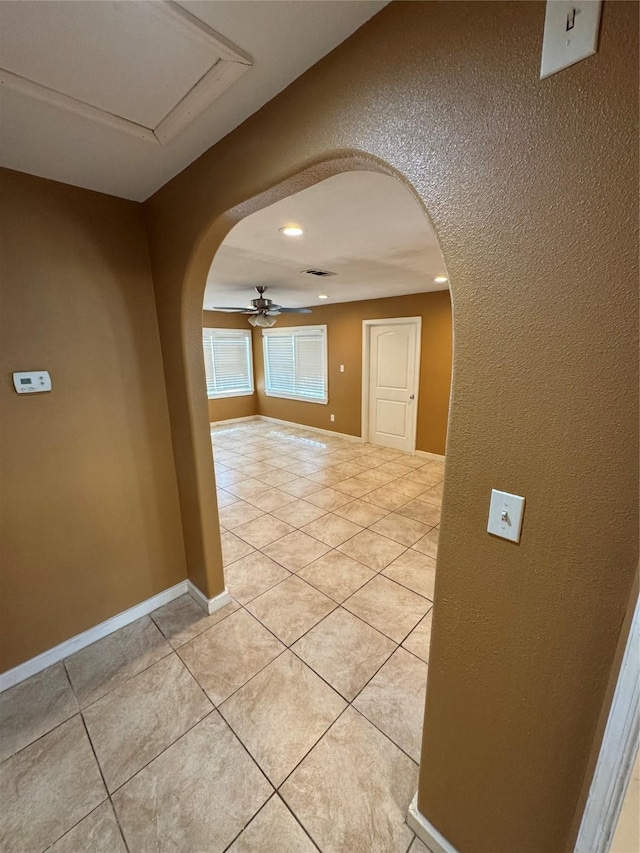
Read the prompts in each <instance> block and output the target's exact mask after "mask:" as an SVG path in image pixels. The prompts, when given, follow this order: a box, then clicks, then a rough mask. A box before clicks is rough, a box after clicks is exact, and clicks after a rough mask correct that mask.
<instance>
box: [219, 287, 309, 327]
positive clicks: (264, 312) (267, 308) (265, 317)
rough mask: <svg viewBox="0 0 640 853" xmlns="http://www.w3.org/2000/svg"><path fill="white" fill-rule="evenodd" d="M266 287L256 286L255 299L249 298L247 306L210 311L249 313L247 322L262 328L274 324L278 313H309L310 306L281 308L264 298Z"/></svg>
mask: <svg viewBox="0 0 640 853" xmlns="http://www.w3.org/2000/svg"><path fill="white" fill-rule="evenodd" d="M266 289H267V288H266V287H264V286H262V285H259V286H258V287H256V293H257V294H258V297H257V299H252V300H251V306H250V307H248V308H211V309H210V310H211V311H223V312H224V313H225V314H249V315H250V316H249V323H250V324H251V325H252V326H258V327H260V328H262V329H266V328H269V327H270V326H274V325H275V322H276V319H277V317H278V315H279V314H311V308H283V307H282V305H276V304H275V303H274V302H272V301H271V300H270V299H265V297H264V295H263V294H264V293H265V291H266Z"/></svg>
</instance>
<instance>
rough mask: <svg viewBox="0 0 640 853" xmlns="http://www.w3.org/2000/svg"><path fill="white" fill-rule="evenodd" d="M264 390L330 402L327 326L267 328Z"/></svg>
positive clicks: (278, 395)
mask: <svg viewBox="0 0 640 853" xmlns="http://www.w3.org/2000/svg"><path fill="white" fill-rule="evenodd" d="M262 343H263V346H264V373H265V389H264V390H265V393H266V394H268V395H269V396H270V397H287V398H289V399H291V400H307V401H309V402H311V403H327V402H328V396H327V327H326V326H295V327H293V328H288V329H264V330H263V332H262Z"/></svg>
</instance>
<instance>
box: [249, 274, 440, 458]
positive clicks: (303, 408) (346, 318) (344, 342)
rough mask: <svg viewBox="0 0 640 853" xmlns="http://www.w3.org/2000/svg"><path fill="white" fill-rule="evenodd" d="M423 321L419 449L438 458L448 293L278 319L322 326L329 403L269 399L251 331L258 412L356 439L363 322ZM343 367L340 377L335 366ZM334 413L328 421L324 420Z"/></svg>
mask: <svg viewBox="0 0 640 853" xmlns="http://www.w3.org/2000/svg"><path fill="white" fill-rule="evenodd" d="M418 316H421V317H422V348H421V358H420V388H419V393H418V430H417V439H416V446H417V449H418V450H428V451H429V452H431V453H440V454H443V453H444V451H445V444H446V439H447V416H448V413H449V391H450V385H451V300H450V298H449V291H447V290H445V291H439V292H437V293H420V294H414V295H412V296H396V297H391V298H389V299H369V300H364V301H362V302H342V303H340V304H338V305H324V306H318V307H316V306H314V308H313V314H300V315H295V314H294V315H292V316H288V317H287V316H284V315H282V316H280V317H279V318H278V326H302V325H324V324H326V325H327V344H328V385H329V404H328V405H326V406H323V405H320V404H318V403H304V402H301V401H299V400H284V399H281V398H277V397H268V396H267V395H266V394H265V393H264V355H263V349H262V330H261V329H254V330H253V352H254V361H255V366H256V369H255V373H256V387H257V390H258V401H259V402H258V411H259V412H260V414H261V415H267V416H268V417H271V418H281V419H282V420H285V421H293V422H294V423H298V424H305V425H306V426H313V427H320V428H321V429H328V430H335V431H336V432H341V433H346V434H347V435H361V434H362V433H361V419H362V411H361V399H362V321H363V320H379V319H382V318H384V317H418ZM341 364H344V366H345V370H344V373H341V372H340V365H341ZM332 413H333V414H335V416H336V419H335V422H334V423H332V422H331V420H330V418H329V416H330V414H332Z"/></svg>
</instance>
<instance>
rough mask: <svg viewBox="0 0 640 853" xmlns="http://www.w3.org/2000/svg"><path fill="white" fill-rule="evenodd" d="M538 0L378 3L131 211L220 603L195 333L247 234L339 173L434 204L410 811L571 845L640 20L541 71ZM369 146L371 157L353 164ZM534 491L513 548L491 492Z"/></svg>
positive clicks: (607, 19) (623, 10)
mask: <svg viewBox="0 0 640 853" xmlns="http://www.w3.org/2000/svg"><path fill="white" fill-rule="evenodd" d="M544 11H545V7H544V3H542V2H529V3H521V2H498V3H485V2H456V3H451V2H443V3H431V2H422V3H392V4H390V5H389V6H388V7H386V8H385V9H384V10H383V11H382V12H381V13H380V14H379V15H377V16H376V17H375V18H373V19H372V20H371V21H370V22H369V23H368V24H366V25H365V26H364V27H363V28H362V29H361V30H359V31H358V32H357V33H355V34H354V36H353V37H352V38H350V39H349V40H348V41H347V42H345V43H344V44H342V45H341V46H340V47H338V48H337V49H336V50H335V51H333V52H332V53H331V54H330V55H329V56H327V57H326V58H325V59H324V60H322V61H321V62H320V63H318V64H317V65H316V66H314V67H313V68H311V69H310V70H309V71H308V72H307V73H306V74H304V75H303V76H302V77H301V78H299V79H298V80H297V81H296V82H295V83H294V84H293V85H291V86H289V87H288V88H287V89H286V90H285V91H284V92H282V93H281V94H280V95H278V97H276V98H274V99H273V100H272V101H271V102H270V103H269V104H267V105H266V106H265V107H264V108H263V109H262V110H260V111H259V112H258V113H256V114H255V115H253V116H252V117H251V118H250V119H248V120H247V121H246V122H245V123H244V124H243V125H241V126H240V127H239V128H238V129H237V130H235V131H234V132H233V133H231V134H229V135H228V136H227V137H226V138H225V139H224V140H222V141H221V142H220V143H218V144H217V145H216V146H214V147H213V148H212V149H211V150H209V151H208V152H206V153H205V154H204V155H203V156H202V157H201V158H200V159H199V160H197V161H196V162H195V163H193V164H192V165H191V166H190V167H189V168H187V169H186V170H185V171H184V172H182V173H181V174H180V175H179V176H178V177H176V178H175V179H174V180H173V181H171V182H170V183H169V184H168V185H167V186H166V187H164V188H163V189H162V190H161V191H160V192H158V193H157V194H156V195H155V196H154V197H153V198H152V199H150V200H149V202H147V203H146V205H145V212H146V216H147V221H148V225H149V230H150V240H151V251H152V263H153V270H154V285H155V289H156V297H157V307H158V315H159V322H160V330H161V338H162V347H163V356H164V364H165V373H166V379H167V388H168V393H169V401H170V410H171V418H172V425H173V436H174V453H175V457H176V463H177V466H178V475H179V483H180V490H181V491H180V496H181V502H182V508H183V518H184V519H185V522H184V524H185V546H186V549H187V558H188V570H189V573H190V576H191V577H192V578H193V579H194V580H195V581H196V582H197V583H199V584H200V585H201V586H202V588H203V589H206V590H207V591H208V592H209V593H210V594H213V593H215V592H218V591H219V590H220V589H221V588H222V584H223V578H222V569H221V560H220V544H219V536H218V533H217V530H216V499H215V483H214V479H213V475H212V473H211V470H210V464H209V459H210V440H209V430H208V411H207V402H206V398H205V396H204V392H203V390H202V382H203V380H202V374H203V367H202V355H201V352H200V351H199V350H200V348H201V344H200V341H199V337H200V326H201V322H202V318H201V306H202V296H203V290H204V285H205V280H206V275H207V271H208V269H209V266H210V264H211V260H212V257H213V255H214V253H215V250H216V248H217V247H218V246H219V245H220V243H221V241H222V240H223V239H224V236H225V234H226V233H227V232H228V230H229V228H230V227H231V226H232V225H233V223H234V222H235V221H237V219H238V218H239V217H242V216H244V215H247V214H248V213H250V212H252V211H253V210H255V209H257V208H258V207H260V206H264V205H265V204H268V203H270V202H271V201H276V200H278V199H279V198H281V197H282V196H283V195H286V194H291V193H292V192H295V191H296V190H298V189H301V188H303V187H305V186H308V185H309V184H310V183H312V182H314V181H317V180H319V179H321V178H322V177H325V176H328V175H330V174H333V173H335V172H336V171H340V170H341V169H344V168H363V167H365V166H368V167H369V168H373V169H383V170H391V171H392V172H393V173H395V174H398V175H400V176H402V177H403V179H405V180H406V181H407V182H409V184H410V185H412V186H413V188H414V189H415V191H416V192H417V194H418V195H419V196H420V198H421V199H422V200H423V202H424V204H425V205H426V208H427V210H428V212H429V214H430V217H431V219H432V222H433V225H434V228H435V231H436V233H437V234H438V237H439V239H440V243H441V247H442V250H443V254H444V257H445V260H446V263H447V269H448V271H449V276H450V281H451V286H452V294H453V306H454V318H455V324H454V325H455V356H454V373H453V396H452V405H451V415H450V422H449V435H448V455H449V462H448V471H447V477H446V482H445V495H444V507H443V516H442V531H441V539H440V553H439V558H438V579H437V583H436V593H435V595H436V604H435V616H434V624H433V635H432V649H431V656H430V667H429V670H430V672H429V687H428V691H427V705H426V717H425V740H424V747H423V762H422V772H421V776H420V790H419V805H420V808H421V810H422V811H423V813H424V814H425V815H426V816H427V817H428V818H429V819H430V820H431V821H432V822H433V824H434V825H435V826H436V827H437V828H438V829H439V830H440V831H441V832H442V833H443V834H444V835H445V836H446V837H447V838H448V839H449V840H450V841H451V843H452V844H454V845H455V847H456V848H457V849H458V850H459V851H461V853H515V851H518V853H542V851H544V853H556V851H569V850H571V849H572V845H573V839H574V837H575V830H576V817H575V816H576V815H577V814H579V813H580V812H581V810H582V807H583V804H584V783H585V779H586V778H587V776H588V774H589V773H590V772H591V767H592V765H591V763H590V761H591V758H590V757H591V752H592V746H593V741H594V738H595V736H596V732H597V726H598V720H599V717H600V712H601V710H602V704H603V702H604V700H605V695H606V685H607V683H608V677H609V674H610V670H611V666H612V661H613V660H614V655H615V649H616V644H617V641H618V635H619V632H620V626H621V624H622V618H623V614H624V612H625V608H626V605H627V602H628V598H629V590H630V585H631V579H632V576H633V574H634V572H635V570H636V566H637V548H638V536H637V496H638V478H637V474H638V459H637V447H638V442H637V437H638V436H637V430H638V408H637V388H638V374H637V358H638V346H637V343H638V326H637V285H638V278H637V263H636V260H637V241H636V225H637V219H638V217H637V213H638V211H637V189H638V187H637V171H638V170H637V140H636V131H635V128H636V120H637V79H636V70H637V33H638V26H637V24H638V20H637V17H638V14H637V13H638V7H637V4H636V3H626V2H607V0H605V3H604V5H603V12H602V26H601V33H600V41H599V49H598V53H597V54H596V55H595V56H593V57H590V58H589V59H587V60H585V61H584V62H581V63H579V64H577V65H575V66H572V67H571V68H569V69H567V70H565V71H563V72H562V73H561V74H557V75H554V76H552V77H550V78H548V79H546V80H542V81H541V80H540V79H539V66H540V44H541V39H542V32H543V25H544ZM358 152H361V154H359V153H358ZM492 487H498V488H502V489H510V490H512V491H514V492H516V493H518V494H523V495H525V496H526V499H527V509H526V513H525V521H524V529H523V536H522V541H521V543H520V544H519V545H513V544H510V543H507V542H504V541H501V540H498V539H494V538H492V537H490V536H488V535H487V533H486V515H487V505H488V498H489V492H490V489H491V488H492Z"/></svg>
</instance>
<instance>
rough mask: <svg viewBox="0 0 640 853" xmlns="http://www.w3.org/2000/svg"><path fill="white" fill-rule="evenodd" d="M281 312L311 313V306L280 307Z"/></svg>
mask: <svg viewBox="0 0 640 853" xmlns="http://www.w3.org/2000/svg"><path fill="white" fill-rule="evenodd" d="M280 311H281V313H282V314H311V308H281V309H280Z"/></svg>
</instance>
